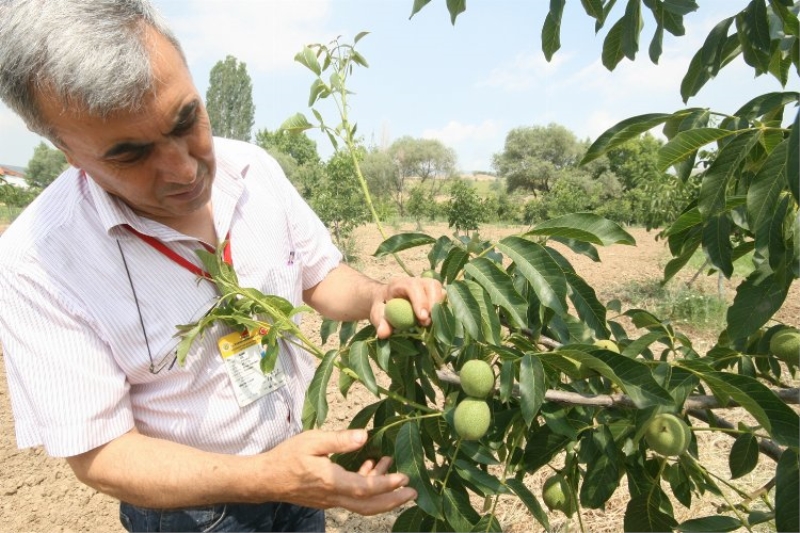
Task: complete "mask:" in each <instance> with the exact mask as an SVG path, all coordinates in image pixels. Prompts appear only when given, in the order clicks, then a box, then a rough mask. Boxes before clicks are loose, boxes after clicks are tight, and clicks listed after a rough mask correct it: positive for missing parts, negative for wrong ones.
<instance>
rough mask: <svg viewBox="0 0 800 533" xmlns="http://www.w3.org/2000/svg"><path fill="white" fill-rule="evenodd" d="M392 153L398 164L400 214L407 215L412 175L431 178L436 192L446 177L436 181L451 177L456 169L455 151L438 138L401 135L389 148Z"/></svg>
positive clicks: (396, 184) (395, 186) (396, 191)
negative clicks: (406, 199) (405, 202)
mask: <svg viewBox="0 0 800 533" xmlns="http://www.w3.org/2000/svg"><path fill="white" fill-rule="evenodd" d="M389 155H390V156H391V158H392V161H393V162H394V164H395V175H394V180H393V188H392V189H393V192H394V194H395V201H396V202H397V206H398V208H399V210H400V215H401V216H402V215H403V214H404V205H403V204H404V201H405V192H406V186H407V183H408V179H409V178H412V177H416V178H419V179H420V181H421V183H425V182H426V181H428V180H431V181H432V182H434V184H433V186H432V187H431V189H432V194H433V195H436V194H437V192H438V190H439V189H440V188H441V187H442V184H443V183H444V182H445V181H444V180H443V179H442V180H441V181H438V183H436V181H437V180H438V179H440V178H450V177H452V176H453V175H454V174H455V171H456V155H455V151H454V150H453V149H452V148H448V147H447V146H445V145H444V144H443V143H442V142H441V141H438V140H436V139H414V138H413V137H408V136H405V137H401V138H400V139H397V140H396V141H395V142H393V143H392V145H391V146H390V147H389Z"/></svg>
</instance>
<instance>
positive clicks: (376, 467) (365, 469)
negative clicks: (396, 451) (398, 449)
mask: <svg viewBox="0 0 800 533" xmlns="http://www.w3.org/2000/svg"><path fill="white" fill-rule="evenodd" d="M390 466H392V458H391V457H385V456H384V457H381V459H380V460H379V461H378V463H377V464H376V463H375V460H374V459H367V460H366V461H364V464H362V465H361V468H359V469H358V473H359V474H361V475H362V476H382V475H384V474H385V473H386V472H388V471H389V467H390Z"/></svg>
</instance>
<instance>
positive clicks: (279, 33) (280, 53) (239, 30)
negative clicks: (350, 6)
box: [159, 0, 334, 72]
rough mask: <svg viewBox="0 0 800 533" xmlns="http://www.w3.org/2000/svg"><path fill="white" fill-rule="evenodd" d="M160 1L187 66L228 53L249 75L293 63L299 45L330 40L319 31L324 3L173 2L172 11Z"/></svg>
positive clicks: (325, 12) (276, 0) (318, 0)
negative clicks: (184, 52) (176, 6)
mask: <svg viewBox="0 0 800 533" xmlns="http://www.w3.org/2000/svg"><path fill="white" fill-rule="evenodd" d="M159 3H160V4H161V5H162V9H163V10H164V13H165V15H166V16H167V18H168V19H169V21H170V23H171V24H172V26H173V29H174V30H175V32H176V33H177V35H178V38H179V39H180V40H181V42H182V44H183V47H184V49H185V51H186V54H187V57H188V61H189V63H190V64H194V63H196V62H205V61H208V60H211V61H213V62H216V61H219V60H221V59H224V57H225V56H226V55H229V54H230V55H233V56H234V57H236V58H237V59H238V60H240V61H243V62H245V63H247V67H248V70H250V71H251V72H269V71H272V70H276V69H282V68H286V67H288V66H290V65H293V64H294V56H295V54H296V53H297V52H298V51H299V50H300V49H301V47H302V46H303V45H305V44H308V43H310V42H319V41H320V40H323V39H324V40H323V42H327V40H329V39H328V38H327V37H325V36H326V35H328V32H325V31H323V25H324V23H325V21H326V20H327V18H328V16H329V11H330V2H329V0H273V1H270V2H262V1H256V0H235V1H230V0H229V1H225V2H223V1H221V0H213V1H212V0H192V1H191V2H180V3H178V4H176V5H178V6H180V7H181V12H180V13H174V12H173V13H171V12H170V8H171V7H173V6H172V5H171V3H170V2H167V1H166V0H159ZM331 37H334V35H331Z"/></svg>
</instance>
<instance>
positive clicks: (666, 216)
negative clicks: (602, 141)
mask: <svg viewBox="0 0 800 533" xmlns="http://www.w3.org/2000/svg"><path fill="white" fill-rule="evenodd" d="M206 106H207V109H208V114H209V119H210V122H211V127H212V131H213V133H214V135H217V136H221V137H226V138H232V139H239V140H243V141H247V142H254V143H255V144H257V145H258V146H261V147H262V148H264V149H265V150H266V151H267V152H268V153H270V154H271V155H272V156H273V157H275V159H276V160H277V161H278V163H279V164H280V165H281V167H282V168H283V170H284V172H285V173H286V175H287V177H288V178H289V180H290V181H291V182H292V183H293V184H294V185H295V186H296V187H297V189H298V191H300V193H301V194H302V195H303V197H304V198H305V199H306V200H307V201H308V202H309V203H310V204H311V206H312V207H313V208H314V209H315V210H316V212H317V213H318V214H319V216H320V218H321V219H322V220H323V222H325V223H326V224H327V225H328V227H329V228H330V229H331V232H332V233H333V235H334V238H335V239H336V242H337V244H339V246H340V247H341V248H342V249H344V250H347V249H349V248H350V247H351V244H352V243H350V240H351V237H352V231H353V230H354V229H355V228H356V227H358V226H359V225H361V224H363V223H365V222H367V221H368V220H369V218H370V214H369V212H368V209H367V207H366V206H365V205H364V203H363V202H362V201H360V198H361V195H362V192H361V191H360V189H359V184H358V183H357V180H356V177H355V169H354V168H353V162H352V160H351V159H350V158H349V156H346V155H341V154H340V153H339V152H336V153H334V154H333V155H332V156H331V157H330V158H329V159H328V160H327V161H323V160H322V158H321V157H320V155H319V153H318V151H317V146H316V143H315V142H314V141H313V140H311V139H310V138H308V137H307V136H306V135H305V134H304V133H300V134H297V133H289V132H286V131H282V130H280V129H276V130H274V131H270V130H269V129H260V130H258V131H257V132H256V133H255V136H254V138H253V137H251V133H252V130H253V126H254V123H255V120H254V116H255V105H254V104H253V98H252V81H251V79H250V76H249V74H248V72H247V66H246V64H245V63H243V62H240V61H238V60H237V59H236V58H234V57H233V56H230V55H229V56H227V57H226V58H225V59H224V60H222V61H219V62H217V64H216V65H215V66H214V67H213V68H212V70H211V72H210V77H209V87H208V90H207V92H206ZM662 144H663V143H662V142H661V141H660V140H658V139H656V138H655V137H653V136H651V135H649V134H643V135H642V136H640V137H637V138H634V139H631V140H629V141H628V142H626V143H624V144H622V145H620V146H618V147H616V148H614V149H612V150H610V151H609V152H608V153H607V154H606V155H605V156H603V157H601V158H598V159H596V160H594V161H592V162H591V163H589V164H587V165H583V166H581V165H580V161H581V159H582V158H583V157H584V156H585V155H586V153H587V150H588V148H589V145H590V142H589V140H588V139H587V140H581V139H578V137H577V136H576V135H575V134H574V133H573V132H572V131H570V130H569V129H567V128H565V127H564V126H561V125H559V124H555V123H551V124H548V125H546V126H540V125H534V126H523V127H518V128H514V129H512V130H511V131H509V132H508V134H507V135H506V138H505V143H504V146H503V148H502V150H501V151H500V152H498V153H496V154H494V156H493V159H492V163H491V165H492V173H493V174H494V176H495V177H496V180H494V181H493V183H492V185H491V187H490V190H488V191H486V190H483V191H478V190H476V189H475V188H474V187H473V185H472V183H470V181H469V180H465V179H464V178H463V177H462V176H460V175H459V172H458V170H457V167H458V161H457V156H456V153H455V151H454V150H453V149H452V148H450V147H448V146H446V145H445V144H444V143H442V142H441V141H439V140H436V139H423V138H413V137H410V136H404V137H401V138H399V139H397V140H395V141H394V142H392V143H391V144H390V145H388V146H375V145H372V146H367V144H366V143H364V142H363V140H362V142H361V143H360V146H359V161H360V166H361V169H362V171H363V173H364V176H365V178H366V180H367V183H368V186H369V190H370V194H372V196H373V198H374V199H375V202H376V206H377V209H378V210H379V212H380V213H381V215H382V217H383V218H384V219H387V218H398V217H399V218H412V219H413V220H415V221H416V223H417V225H418V227H420V228H421V227H422V225H423V224H424V223H426V222H433V221H447V222H448V224H449V226H450V227H452V228H454V229H455V230H456V231H457V232H462V231H474V230H477V229H479V227H480V225H481V224H485V223H498V222H501V223H511V224H533V223H536V222H538V221H542V220H547V219H549V218H554V217H557V216H560V215H563V214H566V213H572V212H579V211H592V212H597V213H598V214H601V215H603V216H605V217H606V218H609V219H611V220H614V221H615V222H619V223H622V224H626V225H643V226H647V227H648V228H653V227H659V226H663V225H665V224H667V223H668V222H670V221H672V220H674V219H675V217H676V216H677V215H678V214H679V212H680V208H681V206H683V205H685V204H686V202H687V199H688V198H690V196H691V194H692V191H693V190H694V188H695V187H696V180H694V179H689V180H685V181H684V180H679V179H676V178H675V176H674V175H671V174H669V173H667V172H665V171H660V170H658V165H657V163H658V150H659V148H660V147H661V146H662ZM66 166H67V162H66V159H65V158H64V156H63V154H62V153H61V152H60V151H58V150H56V149H54V148H50V147H49V146H48V145H47V144H45V143H44V142H42V143H40V144H39V146H37V147H36V149H35V151H34V154H33V157H32V158H31V160H30V161H29V163H28V167H27V173H26V179H27V181H28V183H29V184H30V188H29V189H28V190H20V189H18V188H16V187H12V186H10V185H3V187H2V188H0V202H3V203H5V204H6V205H9V206H19V207H23V206H25V205H27V204H28V203H30V201H32V200H33V198H35V197H36V195H38V193H39V192H40V191H41V190H42V189H43V188H44V187H46V186H47V185H48V184H49V183H50V182H51V181H52V180H53V179H55V178H56V177H57V176H58V175H59V174H60V173H61V172H62V171H63V170H64V169H65V168H66Z"/></svg>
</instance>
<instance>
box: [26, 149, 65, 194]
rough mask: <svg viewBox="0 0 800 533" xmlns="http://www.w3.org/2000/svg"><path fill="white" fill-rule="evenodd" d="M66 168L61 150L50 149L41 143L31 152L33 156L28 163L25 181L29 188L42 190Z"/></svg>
mask: <svg viewBox="0 0 800 533" xmlns="http://www.w3.org/2000/svg"><path fill="white" fill-rule="evenodd" d="M68 166H69V164H68V163H67V158H66V157H65V156H64V153H63V152H62V151H61V150H57V149H56V148H51V147H50V146H48V145H47V144H46V143H45V142H44V141H42V142H40V143H39V144H38V145H37V146H36V148H35V149H34V150H33V156H32V157H31V159H30V161H28V167H27V169H26V170H25V179H26V180H27V181H28V183H29V184H30V185H31V187H34V188H38V189H44V188H45V187H47V186H48V185H50V183H51V182H52V181H53V180H54V179H56V178H57V177H58V176H59V174H61V173H62V172H64V170H66V168H67V167H68Z"/></svg>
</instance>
